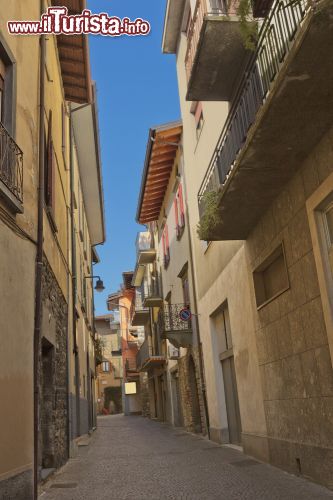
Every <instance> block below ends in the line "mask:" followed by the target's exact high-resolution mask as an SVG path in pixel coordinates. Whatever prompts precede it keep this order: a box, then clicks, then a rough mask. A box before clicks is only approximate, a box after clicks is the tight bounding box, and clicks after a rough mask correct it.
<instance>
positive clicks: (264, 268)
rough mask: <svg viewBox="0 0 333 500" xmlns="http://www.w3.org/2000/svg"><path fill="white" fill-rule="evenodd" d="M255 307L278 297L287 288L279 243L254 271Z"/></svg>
mask: <svg viewBox="0 0 333 500" xmlns="http://www.w3.org/2000/svg"><path fill="white" fill-rule="evenodd" d="M253 279H254V288H255V295H256V302H257V307H258V308H260V307H262V306H264V305H265V304H266V303H267V302H269V301H271V300H273V299H274V298H276V297H278V296H279V295H280V294H281V293H283V292H285V291H286V290H287V289H288V288H289V278H288V271H287V266H286V261H285V254H284V248H283V244H282V243H281V244H280V245H279V246H278V247H277V248H276V249H275V250H274V251H273V252H272V253H271V254H270V255H269V256H268V257H267V258H266V259H265V260H264V261H263V262H262V263H261V264H260V266H259V267H258V268H257V269H256V270H255V271H254V273H253Z"/></svg>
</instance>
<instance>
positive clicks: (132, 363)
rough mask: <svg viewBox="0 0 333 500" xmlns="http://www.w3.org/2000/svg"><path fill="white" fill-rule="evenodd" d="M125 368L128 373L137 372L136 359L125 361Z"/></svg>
mask: <svg viewBox="0 0 333 500" xmlns="http://www.w3.org/2000/svg"><path fill="white" fill-rule="evenodd" d="M125 368H126V371H127V372H137V371H138V365H137V362H136V358H127V359H126V361H125Z"/></svg>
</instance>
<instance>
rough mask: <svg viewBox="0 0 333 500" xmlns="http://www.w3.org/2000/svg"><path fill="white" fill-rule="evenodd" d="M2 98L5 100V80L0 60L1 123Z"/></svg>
mask: <svg viewBox="0 0 333 500" xmlns="http://www.w3.org/2000/svg"><path fill="white" fill-rule="evenodd" d="M4 100H5V80H4V74H3V73H2V71H1V61H0V121H1V123H3V120H4V109H5V107H4Z"/></svg>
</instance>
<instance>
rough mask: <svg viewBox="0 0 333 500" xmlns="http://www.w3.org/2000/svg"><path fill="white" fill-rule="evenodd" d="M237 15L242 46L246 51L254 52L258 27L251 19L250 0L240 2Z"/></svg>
mask: <svg viewBox="0 0 333 500" xmlns="http://www.w3.org/2000/svg"><path fill="white" fill-rule="evenodd" d="M237 15H238V17H239V29H240V32H241V36H242V39H243V43H244V46H245V48H246V49H248V50H252V51H254V50H255V48H256V44H257V39H258V25H257V22H256V21H255V20H254V19H253V15H252V2H251V0H240V2H239V5H238V8H237Z"/></svg>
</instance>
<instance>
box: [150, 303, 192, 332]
mask: <svg viewBox="0 0 333 500" xmlns="http://www.w3.org/2000/svg"><path fill="white" fill-rule="evenodd" d="M184 309H187V306H186V305H185V304H170V305H166V306H164V307H162V308H161V309H160V311H159V317H158V324H159V330H160V332H161V333H163V334H167V333H175V332H190V331H192V322H191V319H189V320H188V321H184V320H183V319H181V316H182V315H181V312H182V311H183V310H184Z"/></svg>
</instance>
